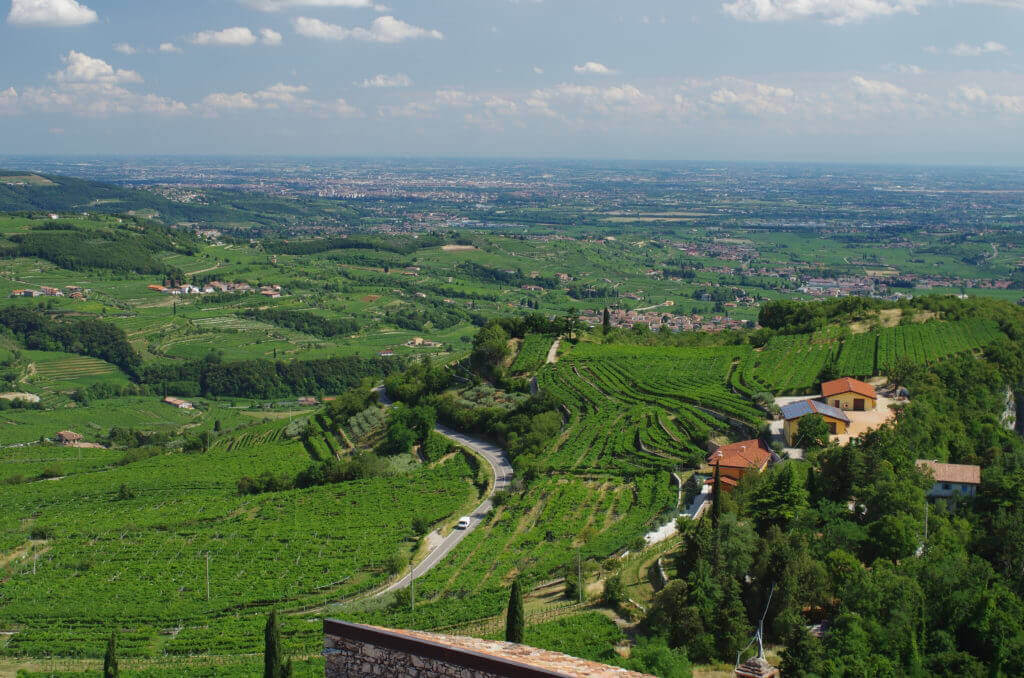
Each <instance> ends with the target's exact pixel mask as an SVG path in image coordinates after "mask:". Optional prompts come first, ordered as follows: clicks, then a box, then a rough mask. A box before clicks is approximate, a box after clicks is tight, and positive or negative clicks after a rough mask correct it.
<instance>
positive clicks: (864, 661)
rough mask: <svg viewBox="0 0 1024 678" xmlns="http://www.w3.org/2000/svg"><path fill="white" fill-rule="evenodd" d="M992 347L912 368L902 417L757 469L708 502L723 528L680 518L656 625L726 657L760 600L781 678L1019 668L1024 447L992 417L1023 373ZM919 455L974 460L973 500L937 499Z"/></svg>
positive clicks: (751, 622) (702, 654) (695, 653)
mask: <svg viewBox="0 0 1024 678" xmlns="http://www.w3.org/2000/svg"><path fill="white" fill-rule="evenodd" d="M1003 348H1004V349H1005V348H1006V347H1003ZM990 353H992V354H993V355H991V356H990V359H989V360H984V359H978V358H976V357H972V356H962V357H958V358H955V359H952V360H949V361H946V362H943V363H940V364H938V365H936V366H933V367H931V368H927V369H925V368H922V369H919V370H917V371H915V372H914V373H913V374H911V375H910V376H908V378H907V385H908V387H909V388H910V390H911V393H912V394H913V398H912V400H911V402H910V403H909V404H908V405H907V406H905V407H904V408H903V409H902V410H900V411H899V413H898V416H897V419H896V421H895V423H893V424H889V425H886V426H884V427H882V428H880V429H877V430H874V431H871V432H869V433H866V434H864V435H862V436H861V437H859V438H857V439H855V440H853V441H852V442H851V443H850V444H849V445H847V446H842V447H841V446H838V445H834V444H833V445H828V444H827V443H826V444H821V441H819V445H818V449H814V448H813V447H812V449H810V450H808V458H809V462H810V463H801V462H797V461H785V462H783V463H781V464H778V465H776V466H775V467H773V468H771V469H769V470H768V471H766V472H764V473H762V474H759V475H758V474H748V475H746V476H744V478H743V479H742V480H741V482H740V484H739V487H738V488H737V489H736V491H734V492H733V493H732V494H731V495H726V496H724V497H722V498H721V499H720V500H719V502H718V503H719V506H718V507H717V510H715V509H713V511H712V515H715V514H716V513H717V514H719V515H721V518H720V519H719V520H718V521H717V525H716V524H715V521H714V520H712V519H711V518H705V519H702V520H701V521H699V522H697V523H696V524H694V523H692V522H689V523H684V524H683V525H682V526H681V527H682V528H683V531H684V542H683V547H682V549H681V551H680V553H679V556H678V558H677V562H676V567H677V572H678V578H676V579H673V580H672V581H671V582H670V583H669V584H668V586H667V587H666V588H665V589H664V590H663V591H662V592H661V593H659V594H658V596H657V598H656V600H655V603H654V605H653V606H652V609H651V610H650V612H649V614H648V616H647V618H646V620H645V625H646V628H647V629H648V632H649V633H650V634H652V635H656V636H661V637H664V638H666V639H667V641H668V643H669V645H670V646H673V647H679V648H685V649H686V651H687V654H688V656H689V658H690V659H691V660H693V661H698V662H708V661H728V662H732V661H735V656H736V652H737V651H738V650H739V649H740V648H741V647H742V646H743V645H745V644H746V641H747V640H748V639H749V638H750V636H751V635H752V634H753V631H754V628H755V626H756V624H757V621H758V619H759V618H760V616H761V614H762V613H763V612H764V611H765V610H767V612H766V614H765V633H766V636H767V638H768V640H769V641H773V642H778V643H780V644H783V645H785V646H786V649H785V651H784V652H783V666H782V670H783V675H787V676H851V677H852V676H867V675H870V676H901V675H908V676H924V675H938V676H943V675H949V676H953V675H956V676H983V675H1011V674H1013V672H1014V671H1016V670H1017V667H1019V666H1020V665H1021V662H1022V661H1024V603H1022V599H1021V596H1022V595H1024V584H1022V582H1024V577H1022V574H1024V538H1022V537H1024V531H1022V530H1024V528H1022V527H1021V526H1022V525H1024V443H1022V441H1021V439H1020V437H1019V436H1018V435H1017V434H1016V433H1014V432H1013V431H1010V430H1007V429H1006V428H1005V427H1004V426H1002V425H1001V422H1000V420H999V416H1000V414H1001V412H1002V409H1003V405H1004V402H1005V398H1006V385H1007V383H1008V381H1007V380H1008V379H1011V380H1014V379H1019V372H1015V371H1014V369H1013V367H1012V366H1011V367H1010V368H1009V369H1007V368H1005V367H1004V368H1003V369H1001V368H1000V366H999V364H998V362H997V361H996V358H997V357H999V358H1002V359H1006V360H1009V356H1007V355H1006V352H1005V351H1003V352H1000V351H999V346H996V347H993V348H992V349H990ZM1017 355H1019V352H1018V353H1017ZM1016 383H1017V384H1019V381H1017V382H1016ZM922 456H924V457H926V458H937V459H939V460H940V461H949V462H954V463H974V464H980V465H981V466H982V467H983V468H984V474H983V483H982V487H981V491H980V493H979V496H978V497H977V498H976V499H974V500H968V499H961V500H959V501H954V502H953V503H951V504H948V505H947V504H946V503H944V502H939V503H934V504H932V505H930V506H929V505H928V504H927V502H926V499H925V493H926V491H927V489H928V488H930V487H931V485H932V482H933V481H932V479H931V478H930V477H929V476H927V475H926V474H925V473H923V472H922V471H921V470H919V468H918V467H917V465H916V463H915V460H916V459H917V458H919V457H922ZM926 521H927V530H926ZM812 624H824V627H823V628H824V629H825V633H824V634H817V635H816V634H810V633H808V627H809V626H810V625H812Z"/></svg>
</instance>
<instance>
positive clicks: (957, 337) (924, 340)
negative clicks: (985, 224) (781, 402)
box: [740, 320, 1001, 393]
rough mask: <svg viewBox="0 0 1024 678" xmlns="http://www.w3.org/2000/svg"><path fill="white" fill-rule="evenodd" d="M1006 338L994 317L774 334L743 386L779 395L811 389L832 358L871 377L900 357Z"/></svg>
mask: <svg viewBox="0 0 1024 678" xmlns="http://www.w3.org/2000/svg"><path fill="white" fill-rule="evenodd" d="M999 336H1001V332H1000V331H999V328H998V327H997V326H996V324H995V322H993V321H990V320H959V321H949V322H942V321H933V322H927V323H922V324H913V325H899V326H897V327H888V328H885V329H881V330H876V331H873V332H864V333H861V334H854V335H850V336H848V337H846V338H845V339H840V338H839V336H838V334H837V333H836V331H835V330H830V331H827V332H816V333H814V334H795V335H781V336H776V337H772V338H771V339H770V340H769V341H768V344H767V345H766V346H765V347H764V348H763V349H761V350H759V351H754V352H753V353H752V354H751V356H750V358H749V359H748V360H747V361H746V362H745V363H744V365H743V369H742V371H741V373H740V374H741V384H742V386H743V387H746V388H749V389H756V390H765V391H773V392H775V393H807V392H809V391H812V390H813V389H814V388H815V387H816V386H817V383H818V379H819V376H820V375H821V372H822V370H823V369H824V368H825V365H826V364H828V362H829V361H830V360H835V361H836V370H835V371H836V373H837V374H840V375H843V376H850V377H869V376H872V375H875V374H878V373H879V372H881V371H882V370H883V369H884V368H885V365H886V364H888V363H889V362H890V361H892V360H894V359H896V358H904V359H907V360H909V361H910V362H912V363H914V364H925V363H930V362H934V361H936V360H941V359H942V358H945V357H947V356H950V355H954V354H957V353H963V352H964V351H971V350H975V349H978V348H981V347H982V346H984V345H986V344H988V343H989V342H991V341H993V340H994V339H996V338H997V337H999Z"/></svg>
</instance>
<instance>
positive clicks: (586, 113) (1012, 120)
mask: <svg viewBox="0 0 1024 678" xmlns="http://www.w3.org/2000/svg"><path fill="white" fill-rule="evenodd" d="M0 3H6V4H7V14H6V17H5V18H4V23H3V24H2V25H0V64H3V65H2V66H0V148H3V150H4V152H5V153H39V154H53V153H87V154H95V153H111V154H126V153H129V154H152V153H160V154H164V153H167V154H276V155H281V154H295V155H312V154H315V155H338V156H345V155H364V156H365V155H383V156H404V155H410V156H436V155H444V156H492V157H493V156H526V157H581V158H583V157H597V158H635V159H658V160H754V161H757V160H781V161H787V160H815V161H828V162H837V161H852V162H864V161H869V162H870V161H880V162H925V163H927V162H940V163H948V162H953V163H961V162H963V163H1012V164H1024V0H379V2H378V0H203V1H202V2H199V1H197V0H175V1H173V2H172V1H169V0H149V1H147V2H141V1H140V0H0ZM0 8H2V5H0ZM0 11H2V9H0ZM0 16H2V15H0Z"/></svg>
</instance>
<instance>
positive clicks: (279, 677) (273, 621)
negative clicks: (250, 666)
mask: <svg viewBox="0 0 1024 678" xmlns="http://www.w3.org/2000/svg"><path fill="white" fill-rule="evenodd" d="M285 671H286V669H285V662H284V657H283V656H282V654H281V623H280V622H279V621H278V619H277V610H271V611H270V616H268V617H267V627H266V629H265V630H264V631H263V678H287V676H286V673H285Z"/></svg>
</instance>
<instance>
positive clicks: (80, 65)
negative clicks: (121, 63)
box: [50, 50, 142, 85]
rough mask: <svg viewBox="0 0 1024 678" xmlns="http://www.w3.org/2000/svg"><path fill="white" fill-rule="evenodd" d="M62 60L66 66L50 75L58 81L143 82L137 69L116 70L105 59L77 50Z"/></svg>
mask: <svg viewBox="0 0 1024 678" xmlns="http://www.w3.org/2000/svg"><path fill="white" fill-rule="evenodd" d="M61 60H62V61H63V62H64V63H65V64H66V67H65V68H64V69H63V70H60V71H57V72H56V73H54V74H53V75H52V76H50V77H51V78H53V79H54V80H57V81H58V82H95V83H104V84H110V85H112V84H115V83H122V82H142V76H141V75H139V74H138V73H136V72H135V71H129V70H125V69H116V70H115V69H114V67H113V66H111V65H110V64H108V63H107V62H106V61H104V60H103V59H95V58H93V57H91V56H89V55H87V54H82V53H81V52H76V51H75V50H71V51H70V52H68V53H67V54H66V55H65V56H63V57H61Z"/></svg>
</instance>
